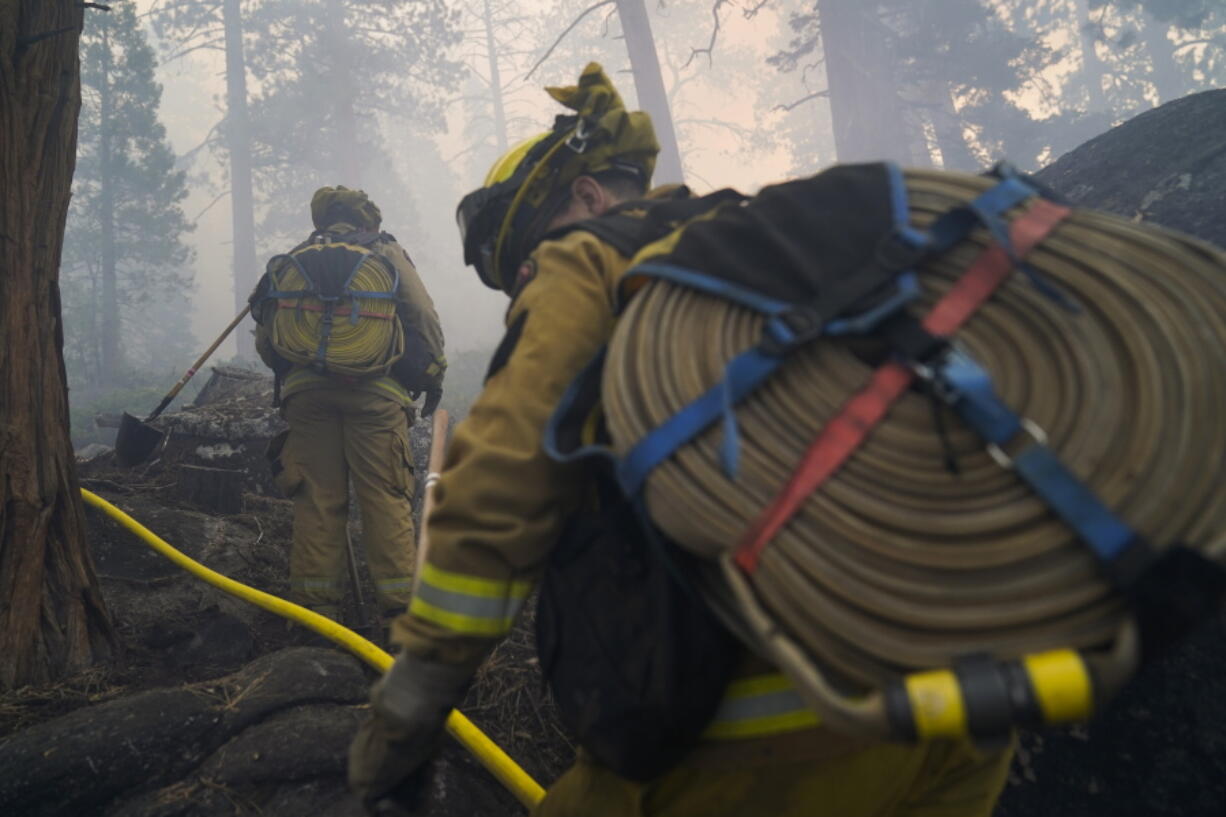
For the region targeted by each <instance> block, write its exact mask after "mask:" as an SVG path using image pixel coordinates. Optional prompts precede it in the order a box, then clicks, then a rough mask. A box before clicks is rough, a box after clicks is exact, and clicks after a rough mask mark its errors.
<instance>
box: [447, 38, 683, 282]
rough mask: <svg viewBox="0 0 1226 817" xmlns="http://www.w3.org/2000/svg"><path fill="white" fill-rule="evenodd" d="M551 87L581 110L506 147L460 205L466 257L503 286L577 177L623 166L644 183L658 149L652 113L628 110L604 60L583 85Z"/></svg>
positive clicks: (590, 66) (587, 73) (552, 92)
mask: <svg viewBox="0 0 1226 817" xmlns="http://www.w3.org/2000/svg"><path fill="white" fill-rule="evenodd" d="M545 90H546V91H547V92H548V93H549V95H550V96H552V97H553V98H554V99H556V100H557V101H558V102H560V103H562V104H563V105H565V106H566V107H568V108H570V109H571V110H573V111H575V113H574V114H570V115H565V116H558V117H557V119H556V120H555V121H554V126H553V130H550V131H546V132H545V133H541V134H538V135H536V136H534V137H532V138H531V139H527V140H525V141H524V142H521V143H520V144H518V145H516V146H515V147H514V148H512V149H511V150H509V151H507V153H506V154H505V155H503V156H502V157H500V158H499V159H498V161H496V162H495V163H494V166H493V167H491V168H490V171H489V173H488V174H486V177H485V182H484V184H483V185H482V186H481V187H480V188H479V189H477V190H474V191H473V192H472V193H469V194H468V195H467V196H465V197H464V198H463V199H461V201H460V205H459V207H458V208H456V221H457V223H458V224H459V227H460V239H461V240H462V241H463V243H464V263H466V264H471V265H472V266H473V267H474V268H476V270H477V274H478V275H479V276H480V277H481V281H482V282H483V283H484V284H485V285H486V286H488V287H491V288H493V289H501V290H503V291H505V292H510V291H511V287H512V286H513V284H514V280H515V270H516V268H517V267H518V266H519V265H520V264H521V263H522V262H523V260H524V259H525V258H527V257H528V255H529V254H530V253H531V252H532V250H533V248H534V247H535V246H536V244H537V243H539V241H540V240H541V237H542V236H543V235H544V232H545V229H544V228H545V225H547V224H548V223H549V221H550V220H551V219H552V218H553V216H554V214H556V213H557V212H558V210H559V209H560V208H561V207H562V205H563V204H565V202H566V200H567V196H568V191H569V188H570V183H571V182H572V181H574V180H575V179H576V178H578V177H579V176H583V175H592V174H595V173H601V172H605V171H617V172H620V173H625V174H628V175H633V176H636V177H637V178H639V179H641V180H642V181H643V183H644V184H645V185H646V184H648V183H649V182H650V181H651V173H652V171H653V170H654V169H655V164H656V154H657V153H659V152H660V145H659V143H658V142H657V141H656V135H655V129H654V128H652V125H651V117H649V116H648V115H647V114H645V113H643V112H642V111H635V112H630V111H627V110H626V107H625V105H624V104H623V102H622V98H621V95H620V94H618V92H617V89H616V88H614V87H613V83H612V82H610V81H609V78H608V77H607V76H606V75H605V72H604V69H603V68H601V67H600V65H599V64H598V63H594V62H593V63H589V64H588V66H587V67H586V68H584V69H583V73H582V74H581V75H580V77H579V84H578V85H569V86H565V87H561V88H546V89H545Z"/></svg>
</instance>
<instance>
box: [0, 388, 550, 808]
mask: <svg viewBox="0 0 1226 817" xmlns="http://www.w3.org/2000/svg"><path fill="white" fill-rule="evenodd" d="M219 380H220V381H233V382H220V383H219V382H218V381H219ZM210 395H211V396H210ZM270 397H271V390H270V383H269V382H268V381H267V379H266V378H249V377H246V376H245V375H240V376H238V377H234V376H233V375H218V376H215V377H214V382H213V383H210V385H209V387H206V389H205V390H203V391H202V393H201V401H202V404H201V405H196V406H192V407H188V408H186V409H183V410H180V411H178V412H175V413H174V414H171V415H169V416H167V417H166V420H165V423H164V425H163V428H165V429H167V430H168V431H169V433H168V435H167V439H166V444H165V445H164V446H163V447H162V448H160V449H159V450H158V451H157V452H155V453H154V455H153V456H152V457H150V459H149V460H148V461H147V462H145V463H143V464H142V465H140V466H138V467H136V468H133V469H123V468H119V467H118V466H117V465H115V463H114V461H113V458H112V456H111V455H110V454H106V453H103V454H101V455H98V454H95V456H94V457H93V458H92V459H91V460H90V461H88V462H84V463H81V464H80V472H81V481H82V485H83V486H84V487H86V488H89V489H91V490H93V491H95V492H96V493H98V494H100V495H101V496H103V497H104V498H105V499H107V500H109V501H111V502H113V503H115V504H116V505H118V506H119V507H120V508H122V509H123V510H125V511H126V512H128V513H129V514H131V515H132V516H133V517H134V518H136V519H137V520H138V521H140V522H141V523H142V524H144V525H145V526H146V527H148V528H150V529H151V530H153V531H154V532H155V533H157V534H158V535H159V536H161V537H162V538H163V539H165V540H167V541H168V542H170V543H171V544H172V545H173V546H175V547H176V548H178V549H179V550H181V551H183V552H184V553H185V554H187V555H188V556H190V557H191V558H193V559H195V560H197V561H199V562H202V563H203V564H205V565H206V566H208V567H210V568H212V569H213V570H216V571H218V572H220V573H222V574H224V575H226V576H229V577H231V578H233V579H236V580H238V581H240V582H243V583H245V584H248V585H250V586H252V587H256V588H258V589H261V590H264V591H267V592H270V593H273V594H274V595H280V596H284V594H285V592H286V590H287V589H288V572H289V570H288V553H289V545H290V538H291V520H292V507H291V504H290V503H289V502H288V501H286V500H283V499H280V498H278V497H277V496H276V495H275V489H274V488H273V487H272V485H271V482H270V481H269V480H268V477H267V466H266V464H265V462H264V456H263V448H264V446H265V445H266V444H267V440H268V439H269V438H271V437H272V436H273V435H274V434H276V433H277V432H279V431H280V430H281V428H283V427H284V426H283V425H282V424H281V421H280V418H279V417H277V415H276V412H275V411H274V410H272V409H271V408H270V407H269V402H270ZM413 438H414V449H415V454H416V455H417V459H418V468H417V471H418V474H419V475H421V474H424V473H425V462H426V455H427V453H428V450H429V445H430V441H429V426H428V424H427V423H418V424H417V425H416V426H415V428H414V430H413ZM184 465H187V466H190V467H210V468H217V469H219V470H222V471H232V472H234V478H235V479H236V480H237V481H238V483H239V484H240V486H241V491H242V492H241V507H240V508H239V509H238V512H235V513H221V512H218V511H217V510H216V509H215V508H210V507H209V504H210V500H211V496H210V495H208V494H204V495H200V496H191V495H186V494H185V493H184V491H183V490H182V489H181V486H180V485H179V484H178V475H179V473H180V470H179V469H180V468H181V467H182V466H184ZM223 476H225V475H224V474H223ZM357 517H358V512H357V508H356V507H354V508H351V519H352V520H353V521H352V522H351V535H352V537H353V541H354V542H355V543H360V542H361V522H360V519H359V518H357ZM87 519H88V527H89V537H90V548H91V552H92V554H93V557H94V560H95V563H96V566H97V570H98V574H99V579H100V581H101V584H102V591H103V594H104V596H105V598H106V601H107V604H108V606H109V609H110V611H111V614H112V616H113V618H114V621H115V624H116V627H117V628H118V631H119V633H120V636H121V639H122V642H123V646H124V650H123V653H122V655H121V656H120V658H119V659H118V660H117V661H116V662H114V663H113V664H111V665H108V666H100V667H94V668H92V669H90V670H89V671H87V672H85V673H82V674H80V675H78V676H75V677H72V678H68V679H65V680H64V681H63V682H61V683H59V684H57V685H55V686H53V687H48V688H38V689H34V688H27V689H21V690H16V691H14V692H10V693H6V694H3V695H0V770H3V773H2V774H0V814H4V815H14V816H15V817H16V815H22V816H23V817H24V815H30V816H31V817H34V816H35V815H38V816H40V817H41V816H43V815H45V816H46V817H51V816H52V815H64V817H67V815H74V816H76V815H106V817H154V815H156V817H214V815H217V816H218V817H220V815H235V814H243V815H247V814H250V815H257V814H262V815H308V814H311V815H314V814H319V815H329V816H330V817H359V815H362V814H363V811H362V807H361V804H360V803H359V802H358V801H357V799H356V798H355V797H354V796H353V795H351V794H350V793H349V792H348V791H347V790H346V786H345V781H344V774H345V756H346V751H347V748H348V743H349V740H350V739H351V738H352V736H353V733H354V731H355V730H356V728H357V725H358V723H360V721H361V719H362V718H363V717H364V716H365V712H366V700H367V694H368V691H369V687H370V684H371V683H372V682H373V680H374V677H375V675H374V672H373V671H372V670H370V669H369V668H368V667H366V666H365V665H363V664H361V663H360V662H359V661H358V660H356V659H355V658H353V657H351V656H350V655H349V654H348V653H345V652H343V651H342V650H340V649H339V648H332V647H330V646H328V645H326V643H325V642H323V640H322V639H320V638H318V637H316V636H314V635H313V634H311V633H308V632H307V631H305V630H303V629H302V628H299V627H296V626H291V625H289V624H287V622H286V621H285V620H284V619H282V618H280V617H278V616H275V615H273V614H271V613H266V612H264V611H263V610H260V609H259V608H256V607H254V606H252V605H250V604H248V603H246V602H243V601H240V600H238V599H236V598H234V597H232V596H229V595H227V594H225V593H223V592H221V591H219V590H215V589H213V588H212V587H211V586H209V585H207V584H205V583H204V582H202V581H200V580H198V579H196V578H194V577H193V576H191V575H189V574H188V573H186V572H185V571H183V570H181V569H180V568H178V567H176V566H175V565H173V564H172V563H171V562H169V561H168V560H167V559H165V558H164V557H163V556H161V555H159V554H157V553H155V552H154V551H153V550H151V549H150V548H148V547H147V546H146V545H144V544H143V543H142V542H141V541H140V540H138V539H137V538H136V537H135V536H134V535H132V534H130V533H129V532H127V531H126V530H124V529H123V528H121V527H120V526H119V525H118V524H116V523H114V522H112V521H111V520H109V519H108V518H107V517H105V516H104V515H102V514H101V513H100V512H97V511H94V510H92V509H87ZM356 551H357V554H358V559H359V563H360V564H359V568H360V572H361V574H362V576H363V583H362V585H363V587H362V592H363V596H364V598H365V599H366V600H367V602H368V606H369V600H370V599H372V598H373V588H372V587H371V585H370V581H369V575H368V573H367V571H366V569H365V560H364V558H363V555H362V548H361V547H360V545H359V546H358V547H357V548H356ZM370 609H371V610H373V606H370ZM363 619H364V617H363V611H360V610H359V608H358V606H357V605H356V603H355V600H354V597H353V594H352V593H350V594H349V596H348V598H347V603H346V610H345V623H346V624H347V625H348V626H353V627H355V628H359V625H360V622H362V621H363ZM531 626H532V625H531V615H528V616H526V617H525V619H524V621H523V622H521V625H520V628H519V629H518V630H516V631H515V633H514V634H513V635H512V637H511V638H510V639H508V640H507V642H506V643H504V644H503V645H502V647H500V648H499V649H498V650H497V651H496V652H495V653H494V654H493V655H492V656H491V658H490V659H489V661H488V662H487V663H486V665H485V666H484V667H483V668H482V670H481V673H480V675H479V678H478V680H477V683H476V684H475V685H474V687H473V689H472V690H471V692H470V694H469V697H468V700H466V701H465V703H464V705H463V706H462V707H461V709H462V711H464V712H465V714H467V715H468V716H469V717H470V718H472V719H473V721H474V722H475V723H477V725H478V726H480V727H481V728H482V729H484V730H485V731H486V732H487V734H489V735H490V736H491V737H492V738H493V739H494V740H495V742H497V743H498V744H499V745H500V746H502V747H503V748H504V749H505V750H506V751H507V752H508V753H509V754H510V755H511V756H512V757H513V758H515V759H516V760H517V761H518V762H519V763H520V764H521V765H523V766H524V767H525V769H526V770H527V771H528V772H529V773H530V774H532V775H533V776H535V777H536V778H537V779H538V780H541V781H542V782H548V781H549V780H552V779H553V778H554V777H556V775H557V774H558V773H559V772H560V771H561V770H562V769H563V768H564V767H565V766H566V765H567V764H568V763H569V762H570V759H571V756H572V754H573V750H572V748H571V746H570V744H569V742H568V741H567V740H566V738H565V737H564V736H563V735H562V733H561V731H560V728H559V727H558V726H557V721H556V718H555V717H554V714H553V709H552V703H551V701H550V700H549V697H548V695H547V693H546V692H545V690H544V686H543V683H542V680H541V677H540V672H539V670H538V668H537V664H536V658H535V646H534V643H533V639H532V636H531ZM360 631H361V632H362V633H363V634H364V635H367V637H370V638H372V639H373V640H376V641H382V639H383V632H384V630H383V627H382V623H381V622H378V621H377V620H373V621H368V624H367V626H365V627H360ZM384 646H386V645H384ZM522 811H523V810H522V809H521V808H520V807H519V806H518V804H517V803H516V802H515V800H514V799H513V798H511V796H510V795H508V794H507V793H506V792H505V790H504V789H503V788H502V786H501V785H500V784H499V783H498V782H497V781H495V780H494V778H493V777H492V776H490V775H489V774H488V773H487V772H486V771H485V770H484V769H482V768H481V767H480V766H479V765H478V764H477V763H476V761H474V760H473V759H472V758H471V757H470V756H469V755H468V753H467V752H466V751H465V750H463V749H462V748H460V747H459V745H458V744H456V743H455V742H454V741H452V740H451V739H450V738H446V739H444V742H443V746H442V748H441V751H440V755H439V759H438V761H437V762H436V764H435V767H434V769H433V772H432V774H431V776H430V778H429V780H428V783H427V790H426V792H425V793H424V795H423V798H422V801H421V803H420V806H419V808H418V810H417V813H421V814H432V815H434V814H437V815H442V817H460V816H461V815H463V816H464V817H469V816H470V815H507V814H516V813H521V812H522Z"/></svg>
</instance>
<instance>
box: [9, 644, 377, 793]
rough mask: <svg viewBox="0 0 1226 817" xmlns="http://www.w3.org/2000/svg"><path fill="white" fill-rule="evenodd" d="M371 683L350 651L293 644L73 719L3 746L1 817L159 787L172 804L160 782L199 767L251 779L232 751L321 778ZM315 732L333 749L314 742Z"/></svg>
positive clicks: (296, 774)
mask: <svg viewBox="0 0 1226 817" xmlns="http://www.w3.org/2000/svg"><path fill="white" fill-rule="evenodd" d="M368 683H369V682H368V680H367V678H366V676H365V674H364V673H363V671H362V669H361V667H360V666H359V665H358V663H357V661H356V660H355V659H353V658H351V657H350V656H348V655H346V654H343V653H340V652H337V651H335V650H328V649H310V648H299V649H288V650H283V651H281V652H277V653H273V654H271V655H267V656H264V657H263V658H260V659H258V660H256V661H253V662H252V663H251V664H249V665H248V666H247V667H245V668H244V669H243V670H242V671H240V672H238V673H235V674H234V675H231V676H227V677H225V678H221V679H218V680H217V681H215V682H212V683H205V684H192V685H188V686H184V687H178V688H174V689H160V690H152V691H149V692H144V693H140V694H138V695H132V696H129V697H125V698H120V699H118V700H114V701H110V702H107V703H104V704H100V705H98V706H94V707H89V708H85V709H81V710H78V711H76V712H72V713H70V714H68V715H65V716H63V717H61V718H57V719H54V720H51V721H47V722H45V723H41V724H39V725H37V726H34V727H31V728H30V729H27V730H25V731H22V732H19V733H17V734H16V735H13V736H11V737H10V738H8V739H6V740H5V741H4V742H3V743H0V768H3V769H4V770H5V773H4V774H3V775H0V813H4V814H21V815H26V817H57V816H58V815H79V814H97V813H101V812H102V811H103V810H104V809H105V808H106V807H107V805H108V804H109V803H111V802H112V801H113V800H115V799H116V798H117V797H119V796H120V795H123V796H124V797H125V798H128V799H129V800H133V799H135V800H139V799H140V798H141V796H142V795H141V794H140V793H144V792H150V791H153V792H157V791H160V792H161V795H162V798H161V799H162V800H165V799H166V798H165V794H166V792H165V787H166V786H167V785H168V784H174V783H179V782H180V781H184V779H185V778H187V786H186V788H190V787H191V784H192V778H191V775H192V773H193V772H195V773H196V774H197V775H198V776H199V779H200V780H205V779H210V780H211V778H209V777H208V775H217V774H221V773H222V772H223V771H224V772H225V774H226V775H227V776H228V779H230V780H234V781H237V780H242V779H244V778H243V775H244V774H246V779H247V780H252V779H254V778H253V774H252V773H250V772H244V771H243V770H244V769H245V768H247V767H249V766H251V765H252V763H255V761H254V760H252V761H250V762H249V761H248V759H247V758H245V757H242V756H241V753H240V752H236V751H235V750H233V749H228V747H231V746H240V747H246V749H245V751H247V752H249V753H250V752H255V753H257V754H261V755H262V756H263V757H267V758H275V759H276V760H275V762H273V763H269V764H262V765H264V766H267V767H269V768H270V769H271V771H270V775H272V776H276V775H280V776H281V778H280V779H286V780H296V779H303V778H307V777H311V776H314V775H316V774H317V773H318V766H319V762H320V760H319V758H320V755H321V753H322V752H324V751H329V750H330V752H331V754H332V756H333V760H332V764H331V766H332V767H333V768H334V767H335V765H336V762H337V761H336V760H335V758H343V756H344V754H343V749H344V745H345V743H346V742H347V735H349V734H351V733H352V730H353V728H354V725H355V724H356V722H357V717H358V714H357V711H356V709H355V708H354V707H356V706H357V705H359V704H361V703H363V702H364V701H365V700H366V696H367V691H368ZM324 712H326V717H321V713H324ZM316 721H318V723H316ZM329 729H331V731H329ZM311 737H313V738H315V739H316V740H317V741H324V740H325V738H330V742H324V743H317V744H315V745H308V740H307V739H308V738H311ZM236 741H237V743H236ZM321 746H322V747H327V748H326V749H323V748H321ZM260 765H261V764H258V763H256V767H257V768H258V767H259V766H260ZM254 777H255V778H258V775H254ZM183 788H184V786H182V785H180V789H183ZM133 793H137V794H135V795H134V794H133ZM121 813H130V814H142V813H148V814H153V813H184V812H178V811H171V812H159V811H157V810H155V809H152V808H150V809H147V810H145V811H135V812H133V811H127V812H121ZM188 813H194V812H188ZM209 813H214V814H216V813H219V812H217V811H214V812H209Z"/></svg>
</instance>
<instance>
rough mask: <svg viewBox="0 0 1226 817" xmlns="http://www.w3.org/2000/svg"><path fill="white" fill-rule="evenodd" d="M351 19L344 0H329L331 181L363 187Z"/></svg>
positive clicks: (325, 35) (326, 39)
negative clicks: (332, 179)
mask: <svg viewBox="0 0 1226 817" xmlns="http://www.w3.org/2000/svg"><path fill="white" fill-rule="evenodd" d="M351 36H354V35H351V34H350V32H349V23H348V21H347V20H346V19H345V2H344V0H329V2H328V22H327V25H326V26H325V31H324V32H323V33H322V37H323V42H324V45H325V46H326V47H327V50H328V52H329V54H328V56H329V57H330V58H331V60H332V65H331V73H330V74H329V75H328V78H327V82H326V83H325V86H326V87H327V89H328V92H329V95H330V96H331V100H330V102H331V104H332V127H333V130H334V133H333V134H332V135H333V138H334V140H335V141H334V142H333V148H332V153H333V157H332V158H333V160H334V162H335V165H334V168H335V170H334V172H335V173H336V174H337V176H338V178H337V179H336V180H335V181H330V182H326V183H328V184H342V185H344V186H345V187H351V188H360V187H361V186H362V175H363V174H362V170H363V164H364V163H363V161H362V156H363V154H364V153H365V151H364V150H363V149H362V146H363V142H364V141H365V140H364V139H363V136H364V134H363V132H362V130H361V128H360V126H359V124H358V115H357V110H356V108H355V107H354V99H355V98H356V97H357V85H356V84H355V83H354V69H353V59H352V55H351V53H350V50H351V49H352V48H353V43H352V42H351V40H350V38H351Z"/></svg>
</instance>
